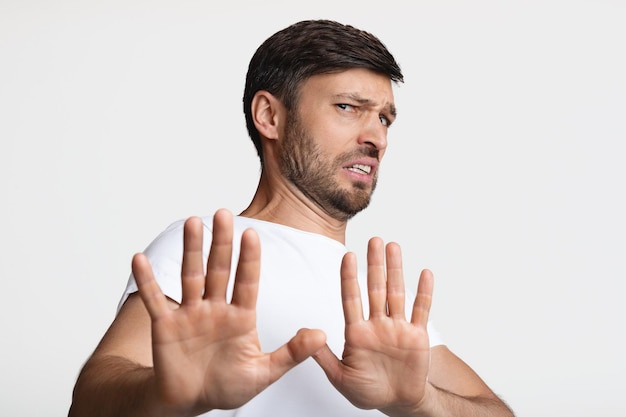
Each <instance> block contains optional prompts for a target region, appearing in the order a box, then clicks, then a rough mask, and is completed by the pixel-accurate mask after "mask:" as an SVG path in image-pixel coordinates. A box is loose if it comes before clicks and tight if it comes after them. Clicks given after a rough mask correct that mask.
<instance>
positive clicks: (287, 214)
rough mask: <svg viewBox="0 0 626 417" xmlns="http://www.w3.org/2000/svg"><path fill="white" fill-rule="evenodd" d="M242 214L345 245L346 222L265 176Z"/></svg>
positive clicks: (291, 186) (290, 186) (302, 195)
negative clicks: (315, 234) (318, 235)
mask: <svg viewBox="0 0 626 417" xmlns="http://www.w3.org/2000/svg"><path fill="white" fill-rule="evenodd" d="M240 215H241V216H243V217H250V218H253V219H258V220H265V221H268V222H273V223H278V224H282V225H284V226H289V227H293V228H295V229H300V230H303V231H305V232H311V233H317V234H320V235H323V236H326V237H329V238H331V239H335V240H337V241H339V242H340V243H342V244H345V240H346V226H347V221H345V220H337V219H335V218H333V217H331V216H330V215H329V214H328V213H326V212H325V211H324V210H323V209H322V208H320V207H319V206H317V205H316V204H315V203H313V202H312V201H310V200H309V199H308V198H306V196H305V195H304V194H302V193H301V192H300V191H299V190H298V189H296V188H295V187H294V186H293V185H292V184H285V183H284V182H272V181H271V180H270V179H269V178H268V176H267V175H265V173H262V174H261V179H260V180H259V185H258V187H257V190H256V193H255V194H254V197H253V199H252V201H251V202H250V204H249V205H248V207H247V208H246V209H245V210H244V211H242V212H241V213H240Z"/></svg>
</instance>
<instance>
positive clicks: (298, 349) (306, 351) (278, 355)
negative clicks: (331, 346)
mask: <svg viewBox="0 0 626 417" xmlns="http://www.w3.org/2000/svg"><path fill="white" fill-rule="evenodd" d="M325 345H326V334H325V333H324V332H323V331H321V330H317V329H300V330H298V333H296V335H295V336H294V337H293V338H292V339H291V340H290V341H289V342H287V343H285V344H284V345H282V346H281V347H279V348H278V349H276V350H275V351H274V352H272V353H271V354H270V363H271V371H270V379H271V380H272V382H274V381H276V380H277V379H278V378H280V377H281V376H283V375H284V374H285V373H286V372H287V371H289V370H290V369H291V368H293V367H294V366H296V365H297V364H299V363H300V362H302V361H304V360H305V359H307V358H308V357H310V356H312V355H313V354H314V353H315V352H317V351H318V350H320V349H321V348H322V347H323V346H325Z"/></svg>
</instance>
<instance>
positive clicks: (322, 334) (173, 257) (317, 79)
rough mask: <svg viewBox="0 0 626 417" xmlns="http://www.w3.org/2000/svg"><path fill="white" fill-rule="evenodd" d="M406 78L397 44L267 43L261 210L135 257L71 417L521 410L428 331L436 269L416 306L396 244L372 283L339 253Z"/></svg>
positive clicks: (262, 52)
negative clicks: (396, 91) (391, 48)
mask: <svg viewBox="0 0 626 417" xmlns="http://www.w3.org/2000/svg"><path fill="white" fill-rule="evenodd" d="M394 82H402V73H401V71H400V68H399V67H398V65H397V63H396V62H395V60H394V58H393V56H392V55H391V54H390V53H389V52H388V50H387V49H386V47H385V46H384V45H383V44H382V43H381V42H380V41H379V40H378V39H377V38H375V37H374V36H372V35H371V34H368V33H366V32H363V31H360V30H358V29H356V28H353V27H351V26H346V25H342V24H339V23H337V22H332V21H326V20H318V21H303V22H299V23H296V24H294V25H292V26H290V27H288V28H285V29H284V30H282V31H279V32H277V33H276V34H275V35H273V36H271V37H270V38H269V39H267V40H266V41H265V42H264V43H263V44H262V45H261V46H260V47H259V49H258V50H257V52H256V53H255V55H254V56H253V58H252V60H251V62H250V66H249V69H248V75H247V79H246V85H245V91H244V113H245V116H246V123H247V127H248V131H249V133H250V136H251V138H252V140H253V142H254V144H255V146H256V149H257V152H258V154H259V157H260V160H261V166H262V172H261V178H260V181H259V185H258V188H257V191H256V193H255V195H254V197H253V199H252V201H251V203H250V205H249V206H248V207H247V208H246V209H245V210H244V211H243V212H242V213H241V214H240V215H239V216H234V217H233V216H232V215H231V214H230V212H228V211H226V210H218V211H217V212H216V213H215V215H214V216H212V217H206V218H203V219H200V218H197V217H191V218H189V219H187V220H186V221H185V222H183V221H179V222H176V223H174V224H172V225H171V226H170V227H169V228H168V229H167V230H165V231H164V232H163V233H162V234H161V235H160V236H159V237H157V239H155V240H154V241H153V242H152V244H151V245H150V246H149V247H148V248H147V249H146V251H145V252H144V253H143V254H137V255H136V256H135V257H134V258H133V264H132V270H133V274H132V275H131V278H130V280H129V284H128V287H127V289H126V292H125V294H124V297H123V298H122V301H121V302H120V308H119V312H118V315H117V317H116V318H115V320H114V322H113V323H112V325H111V327H110V328H109V330H108V331H107V332H106V334H105V335H104V337H103V339H102V341H101V342H100V344H99V346H98V347H97V348H96V350H95V352H94V353H93V355H92V356H91V357H90V358H89V360H88V361H87V363H86V364H85V366H84V368H83V370H82V371H81V374H80V376H79V378H78V381H77V383H76V387H75V390H74V398H73V404H72V407H71V409H70V416H72V417H75V416H90V417H93V416H195V415H201V414H203V413H207V415H209V416H235V415H236V416H257V417H258V416H290V417H294V416H297V417H303V416H324V417H334V416H337V417H339V416H341V417H349V416H355V417H357V416H366V415H381V413H382V414H387V415H389V416H464V417H466V416H511V415H512V413H511V411H510V410H509V409H508V407H506V405H504V403H503V402H502V401H501V400H500V399H498V397H497V396H496V395H495V394H494V393H493V392H492V391H491V390H490V389H489V388H488V387H487V386H486V385H485V383H484V382H483V381H482V380H481V379H480V378H479V377H478V375H476V374H475V373H474V372H473V371H472V369H471V368H470V367H469V366H467V365H466V364H465V363H464V362H463V361H462V360H461V359H459V358H457V357H456V356H455V355H454V354H453V353H452V352H450V351H449V350H448V349H447V348H446V347H445V345H443V343H442V341H441V339H440V337H439V336H438V335H437V333H436V332H435V330H434V328H433V327H432V325H431V324H430V323H429V320H428V313H429V310H430V305H431V296H432V288H433V277H432V274H431V273H430V271H427V270H425V271H422V273H421V276H420V281H419V285H418V290H417V295H416V297H415V298H414V300H413V299H412V297H410V296H408V295H407V294H405V290H404V283H403V272H402V261H401V253H400V247H399V246H398V245H397V244H395V243H389V244H387V245H385V244H384V243H383V241H382V240H381V239H380V238H372V239H371V240H370V242H369V245H368V255H367V271H366V273H365V274H359V272H358V271H357V266H356V259H355V256H354V254H352V253H347V251H346V248H345V246H344V243H345V230H346V225H347V222H348V220H349V219H350V218H351V217H353V216H354V215H355V214H356V213H358V212H359V211H361V210H363V209H364V208H366V207H367V205H368V204H369V202H370V197H371V195H372V192H373V191H374V188H375V186H376V180H377V175H378V168H379V164H380V162H381V160H382V157H383V154H384V152H385V149H386V147H387V130H388V129H389V127H390V125H391V124H392V123H393V121H394V119H395V117H396V110H395V106H394V97H393V89H392V83H394ZM209 249H210V250H209ZM205 266H206V269H205ZM157 282H158V283H157ZM359 282H361V283H362V285H360V284H359ZM361 287H366V288H367V299H366V300H365V301H366V302H363V301H362V298H361V295H360V288H361ZM363 308H366V309H367V311H365V312H364V311H363ZM341 316H344V319H343V320H342V318H341ZM267 352H269V353H267ZM339 357H341V359H339Z"/></svg>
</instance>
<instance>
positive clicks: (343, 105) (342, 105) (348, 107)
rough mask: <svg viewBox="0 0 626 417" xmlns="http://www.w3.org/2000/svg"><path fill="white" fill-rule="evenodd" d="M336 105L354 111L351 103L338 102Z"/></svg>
mask: <svg viewBox="0 0 626 417" xmlns="http://www.w3.org/2000/svg"><path fill="white" fill-rule="evenodd" d="M337 107H339V108H340V109H341V110H345V111H354V106H353V105H351V104H346V103H340V104H337Z"/></svg>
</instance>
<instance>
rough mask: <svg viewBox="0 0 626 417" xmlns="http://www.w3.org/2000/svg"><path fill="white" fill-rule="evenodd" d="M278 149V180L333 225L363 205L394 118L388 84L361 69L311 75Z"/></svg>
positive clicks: (384, 79)
mask: <svg viewBox="0 0 626 417" xmlns="http://www.w3.org/2000/svg"><path fill="white" fill-rule="evenodd" d="M299 97H300V99H299V101H298V108H297V109H296V110H295V111H291V112H290V114H289V116H288V120H287V122H286V128H285V135H284V139H283V141H282V142H281V146H280V166H281V171H282V174H283V175H284V176H285V177H286V178H287V179H288V180H289V181H291V182H292V183H293V184H294V185H295V186H296V187H297V188H298V189H299V190H300V191H301V192H302V193H303V194H305V195H306V196H307V197H308V198H309V199H311V200H312V201H314V202H315V203H316V204H317V205H318V206H320V207H321V208H323V209H324V210H325V211H326V212H328V213H329V214H330V215H331V216H332V217H334V218H336V219H338V220H348V219H350V218H351V217H353V216H354V215H355V214H357V213H358V212H359V211H361V210H363V209H364V208H366V207H367V206H368V205H369V202H370V199H371V195H372V193H373V191H374V189H375V188H376V181H377V177H378V167H379V163H380V161H381V159H382V156H383V154H384V152H385V149H386V147H387V129H388V128H389V125H390V124H391V122H392V121H393V120H394V118H395V107H394V104H393V91H392V87H391V81H390V80H389V78H387V77H386V76H384V75H380V74H377V73H374V72H372V71H369V70H364V69H351V70H347V71H343V72H340V73H334V74H323V75H316V76H313V77H311V78H309V79H308V80H307V81H305V82H304V83H303V85H302V87H301V90H300V95H299Z"/></svg>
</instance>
